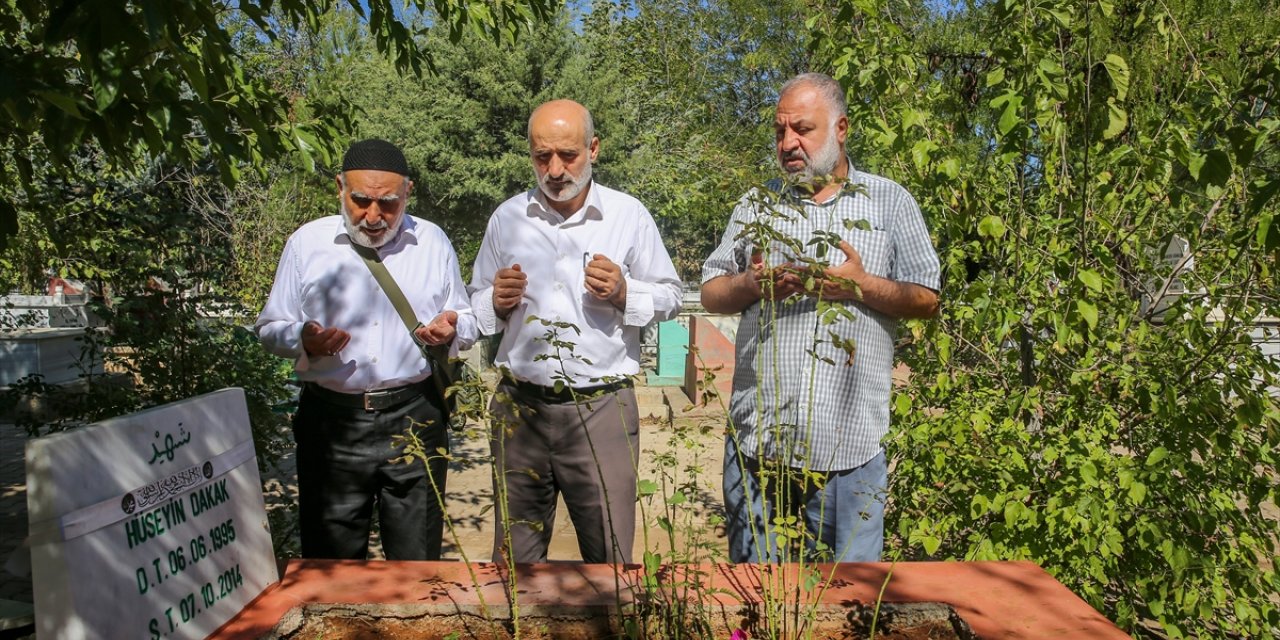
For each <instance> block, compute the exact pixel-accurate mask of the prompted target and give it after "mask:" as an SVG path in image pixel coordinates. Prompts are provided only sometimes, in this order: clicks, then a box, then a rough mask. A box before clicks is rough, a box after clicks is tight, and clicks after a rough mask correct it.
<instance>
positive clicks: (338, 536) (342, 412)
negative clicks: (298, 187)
mask: <svg viewBox="0 0 1280 640" xmlns="http://www.w3.org/2000/svg"><path fill="white" fill-rule="evenodd" d="M412 188H413V182H412V181H411V180H410V179H409V166H408V163H407V162H406V160H405V157H404V154H403V153H402V152H401V151H400V149H399V148H397V147H396V146H395V145H393V144H391V143H389V142H386V141H382V140H363V141H360V142H356V143H354V144H352V145H351V147H350V148H349V149H348V150H347V152H346V155H345V156H344V157H343V161H342V171H341V173H339V174H338V176H337V190H338V200H339V202H340V213H339V215H333V216H328V217H325V218H320V219H318V220H313V221H311V222H309V223H307V224H305V225H303V226H302V227H301V228H299V229H298V230H297V231H296V232H294V234H293V235H292V236H290V238H289V241H288V242H287V243H286V244H285V248H284V254H283V255H282V256H281V258H280V265H279V267H278V268H277V269H276V277H275V283H274V284H273V286H272V288H271V295H270V297H269V298H268V299H267V304H266V306H265V307H264V308H263V310H262V313H261V314H260V315H259V316H258V321H257V323H256V325H255V328H256V330H257V333H258V337H259V338H260V339H261V341H262V344H263V345H264V346H265V347H266V348H267V350H268V351H270V352H272V353H274V354H276V355H279V356H283V357H285V358H289V359H292V360H293V361H294V370H295V371H296V372H297V374H298V378H299V379H300V380H301V381H302V382H303V389H302V395H301V397H300V399H299V402H298V411H297V413H296V414H295V415H294V418H293V432H294V439H295V441H296V442H297V458H298V499H299V503H300V505H299V506H300V529H301V538H302V555H303V557H307V558H346V559H360V560H363V559H365V557H366V555H367V553H368V548H369V530H370V522H371V520H372V516H373V509H374V507H375V506H376V507H377V509H378V521H379V527H380V533H381V540H382V547H383V550H384V552H385V555H386V557H387V559H389V560H434V559H439V557H440V547H441V535H442V530H443V509H442V501H441V500H440V496H443V495H444V488H445V474H446V471H447V465H446V463H445V461H444V459H443V458H441V457H437V458H434V459H431V460H429V461H428V462H427V464H425V465H423V464H421V463H416V462H415V463H413V464H404V463H397V462H393V460H394V459H395V458H398V457H400V456H402V455H403V454H404V451H403V446H402V445H400V446H397V445H396V444H395V442H396V440H395V438H396V436H400V435H404V434H405V433H406V431H408V430H410V429H412V430H413V431H414V432H415V434H416V436H417V438H418V439H419V440H421V442H422V443H423V445H424V447H425V450H426V451H436V450H437V449H439V448H447V447H448V446H449V438H448V429H447V425H446V416H445V412H446V410H445V405H444V402H443V398H441V397H440V395H439V393H438V391H436V389H435V387H434V385H433V384H432V381H431V380H430V377H431V376H432V373H433V372H432V365H431V361H430V360H428V359H427V358H426V357H424V355H423V350H422V349H421V348H420V347H421V345H423V344H425V345H450V350H451V352H452V353H454V354H456V353H457V351H458V350H459V349H461V348H465V347H467V346H469V345H470V344H471V343H472V342H474V341H475V338H476V335H477V330H476V322H475V318H474V316H473V315H472V313H471V305H470V303H469V300H468V296H467V292H466V289H465V287H464V285H463V283H462V276H461V273H460V271H459V269H458V258H457V256H456V254H455V253H454V251H453V246H452V245H451V244H450V243H449V239H448V238H447V237H445V234H444V232H443V231H441V230H440V228H439V227H437V226H436V225H434V224H431V223H430V222H427V221H426V220H422V219H420V218H416V217H414V216H411V215H408V214H407V213H406V212H405V208H406V204H407V200H408V197H409V193H410V191H411V190H412ZM359 252H364V254H365V255H367V256H370V259H371V260H373V261H376V262H381V263H382V264H383V265H385V267H386V270H387V272H389V273H390V275H391V277H392V278H393V279H394V281H395V283H396V284H397V285H398V286H399V288H400V289H401V290H402V291H403V296H404V298H405V300H406V301H407V303H408V305H410V306H411V307H412V312H413V315H415V316H416V317H417V318H421V319H422V323H420V324H418V326H417V327H416V328H415V329H414V331H413V333H412V334H411V333H410V331H409V329H408V328H407V327H406V324H405V322H404V321H402V317H401V316H400V315H399V314H398V313H397V311H396V308H395V306H394V304H393V303H392V301H391V298H389V297H388V294H387V292H386V291H384V290H383V287H382V286H381V285H380V284H379V282H378V281H377V280H376V279H375V277H374V276H373V274H372V267H371V266H370V265H369V264H368V263H367V261H366V258H364V257H362V256H361V253H359Z"/></svg>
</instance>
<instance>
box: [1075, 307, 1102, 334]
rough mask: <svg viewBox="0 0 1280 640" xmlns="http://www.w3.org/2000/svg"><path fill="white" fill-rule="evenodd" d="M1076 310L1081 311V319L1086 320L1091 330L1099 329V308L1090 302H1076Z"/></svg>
mask: <svg viewBox="0 0 1280 640" xmlns="http://www.w3.org/2000/svg"><path fill="white" fill-rule="evenodd" d="M1076 309H1079V310H1080V317H1082V318H1084V321H1085V324H1087V325H1089V328H1090V329H1096V328H1097V327H1098V307H1097V306H1095V305H1094V304H1093V303H1092V302H1089V301H1088V300H1076Z"/></svg>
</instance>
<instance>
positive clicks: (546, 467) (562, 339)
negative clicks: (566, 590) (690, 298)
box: [471, 100, 682, 562]
mask: <svg viewBox="0 0 1280 640" xmlns="http://www.w3.org/2000/svg"><path fill="white" fill-rule="evenodd" d="M529 151H530V157H531V159H532V161H533V169H534V173H535V174H536V176H537V180H538V185H537V187H536V188H534V189H531V190H529V191H527V192H525V193H521V194H519V195H517V196H515V197H513V198H511V199H509V200H507V201H506V202H504V203H502V204H501V205H500V206H499V207H498V209H497V210H496V211H494V213H493V216H492V217H491V218H489V226H488V228H487V229H486V230H485V236H484V241H483V242H482V244H481V245H480V252H479V254H477V256H476V262H475V268H474V269H473V271H472V279H471V291H472V296H471V304H472V307H473V308H474V309H475V312H476V319H477V320H478V321H479V324H480V330H481V332H483V333H484V334H486V335H493V334H496V333H499V332H502V333H503V336H502V342H501V343H500V344H499V346H498V352H497V355H496V357H495V359H494V364H495V365H497V366H499V367H503V368H504V369H505V371H504V377H503V380H502V382H501V383H500V384H499V386H498V393H497V394H496V396H495V400H494V403H493V407H492V408H493V412H494V414H495V424H494V429H493V439H492V449H493V454H494V459H495V471H494V494H495V496H496V499H497V503H498V504H497V508H496V509H494V514H495V518H496V521H497V527H496V531H495V535H494V559H495V560H496V559H498V558H499V557H500V556H502V555H504V554H505V555H506V557H508V558H510V559H511V560H513V561H515V562H545V561H546V560H547V546H548V544H549V543H550V540H551V532H552V529H553V527H554V524H555V511H556V497H557V496H558V495H560V494H563V496H564V500H565V505H566V506H567V507H568V509H569V517H570V518H571V519H572V520H573V525H574V529H575V530H576V532H577V534H578V548H579V550H580V551H581V553H582V559H583V561H585V562H630V561H631V547H632V543H633V541H634V538H635V502H636V465H637V464H638V462H639V423H640V417H639V411H638V410H637V408H636V400H635V389H634V388H633V384H632V381H631V378H630V377H629V376H632V375H634V374H637V373H639V372H640V330H641V329H642V328H643V327H644V326H645V325H646V324H648V323H649V322H652V321H655V320H667V319H669V318H672V317H675V315H676V314H677V313H678V312H679V311H680V303H681V296H682V285H681V282H680V278H679V276H678V275H677V274H676V270H675V267H674V266H673V265H672V264H671V258H670V257H668V255H667V250H666V248H665V247H664V246H663V245H662V238H661V237H660V236H659V235H658V228H657V225H655V224H654V221H653V217H652V216H650V215H649V211H648V210H647V209H645V207H644V205H643V204H641V203H640V202H639V201H638V200H636V199H635V198H632V197H631V196H628V195H626V194H624V193H621V192H618V191H614V190H613V189H609V188H608V187H605V186H603V185H599V184H596V183H594V182H592V180H591V165H592V163H593V162H595V159H596V156H597V154H598V153H599V151H600V141H599V139H597V138H596V137H595V133H594V126H593V124H592V121H591V114H590V113H589V112H588V111H587V110H586V108H584V107H583V106H582V105H580V104H578V103H576V102H573V101H570V100H555V101H552V102H548V103H546V104H543V105H542V106H540V107H538V108H537V109H535V110H534V112H533V114H532V115H531V116H530V117H529Z"/></svg>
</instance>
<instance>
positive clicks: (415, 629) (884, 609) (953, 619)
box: [265, 602, 979, 640]
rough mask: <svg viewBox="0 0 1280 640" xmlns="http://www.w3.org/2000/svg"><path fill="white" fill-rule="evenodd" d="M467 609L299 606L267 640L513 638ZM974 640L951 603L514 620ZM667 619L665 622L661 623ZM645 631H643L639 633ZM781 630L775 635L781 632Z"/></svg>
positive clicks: (653, 631)
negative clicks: (769, 615) (767, 618)
mask: <svg viewBox="0 0 1280 640" xmlns="http://www.w3.org/2000/svg"><path fill="white" fill-rule="evenodd" d="M466 609H469V607H458V606H448V605H445V606H441V605H437V604H433V605H317V604H313V605H305V606H303V607H298V608H295V609H293V610H292V611H290V612H289V613H288V614H286V615H285V616H284V618H282V619H281V622H280V624H279V625H277V626H276V628H275V630H273V632H272V633H271V634H269V635H267V636H265V638H267V639H270V640H318V639H320V638H323V639H325V640H375V639H376V640H462V639H472V638H475V639H478V640H509V639H513V638H516V637H517V634H516V633H515V628H514V626H513V625H512V624H511V620H510V617H509V614H508V613H507V612H506V611H503V612H501V613H502V615H499V614H498V613H496V612H494V611H492V610H491V611H490V615H489V616H485V615H482V614H481V613H480V612H478V611H470V610H466ZM873 619H875V624H874V636H875V638H877V639H879V640H979V639H978V636H976V635H975V634H974V633H973V631H972V630H970V628H969V626H968V625H967V624H966V623H965V622H964V621H963V620H961V619H960V617H959V616H958V615H957V614H956V612H955V610H954V609H952V608H951V607H950V606H948V605H945V604H941V603H933V602H925V603H910V604H893V603H884V604H882V605H881V608H880V611H879V616H878V618H876V612H875V609H874V607H869V606H863V605H860V604H854V605H850V606H826V605H824V606H821V607H817V608H816V609H815V610H814V611H813V615H812V620H811V621H809V622H807V623H802V624H799V625H798V624H797V622H796V620H798V618H796V619H792V620H788V621H786V622H784V623H776V624H785V626H784V627H782V628H781V629H779V628H777V627H775V629H774V633H770V632H769V630H768V629H767V628H766V624H767V623H765V622H764V621H762V620H760V617H759V614H758V613H757V612H753V611H751V610H747V609H743V610H737V611H730V610H727V609H720V608H717V609H715V610H708V611H707V612H706V614H705V615H703V616H701V617H700V618H698V619H697V620H696V621H693V620H686V621H680V622H674V623H673V621H669V620H668V621H663V620H661V619H655V617H654V616H650V617H649V619H648V620H646V621H645V624H643V625H642V624H638V621H637V620H635V619H634V618H633V619H631V620H630V621H626V620H623V619H620V618H619V617H618V616H616V615H611V612H609V611H597V612H595V615H590V614H583V613H582V612H581V611H575V610H572V609H571V608H569V607H565V608H555V609H552V608H547V607H538V608H535V609H534V610H532V611H525V612H522V613H521V615H520V628H519V633H518V637H519V638H520V640H551V639H555V640H598V639H602V638H635V637H642V638H651V639H654V640H657V639H662V640H666V639H667V638H672V637H677V636H678V637H685V638H690V639H691V640H702V639H703V638H705V639H706V640H713V639H714V640H722V639H724V638H729V637H731V636H732V634H733V632H734V631H735V630H738V629H743V630H745V631H746V633H747V637H748V638H760V637H769V636H771V635H781V636H782V637H797V638H800V637H803V638H811V639H812V640H862V639H864V638H870V637H871V636H872V628H873V625H872V621H873ZM664 622H665V624H664ZM638 628H646V629H648V632H638V631H637V629H638ZM779 631H780V634H779Z"/></svg>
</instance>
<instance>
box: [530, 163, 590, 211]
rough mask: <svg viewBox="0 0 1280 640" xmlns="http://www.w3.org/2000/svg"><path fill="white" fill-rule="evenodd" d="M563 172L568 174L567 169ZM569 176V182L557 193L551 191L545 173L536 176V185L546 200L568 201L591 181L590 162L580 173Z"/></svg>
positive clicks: (576, 195)
mask: <svg viewBox="0 0 1280 640" xmlns="http://www.w3.org/2000/svg"><path fill="white" fill-rule="evenodd" d="M565 173H566V174H568V172H567V171H566V172H565ZM569 177H570V178H571V180H570V182H569V184H568V185H565V186H564V187H562V188H561V189H560V191H559V193H556V194H552V193H551V187H550V186H548V183H549V182H550V180H548V178H547V175H546V174H543V175H541V176H538V187H539V188H541V189H542V195H544V196H546V197H547V199H548V200H553V201H555V202H568V201H569V200H572V199H574V198H576V197H578V194H579V193H582V190H583V189H585V188H587V185H588V184H589V183H590V182H591V163H590V162H588V163H587V166H586V167H584V168H583V169H582V175H580V176H577V177H573V176H572V175H570V176H569ZM560 184H563V183H560Z"/></svg>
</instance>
